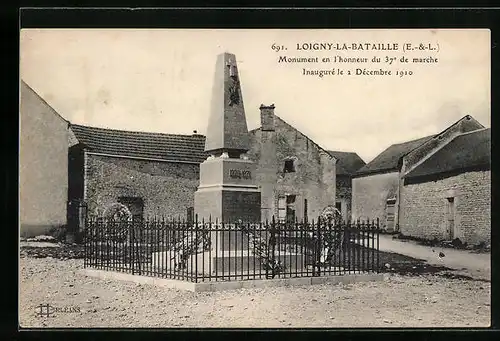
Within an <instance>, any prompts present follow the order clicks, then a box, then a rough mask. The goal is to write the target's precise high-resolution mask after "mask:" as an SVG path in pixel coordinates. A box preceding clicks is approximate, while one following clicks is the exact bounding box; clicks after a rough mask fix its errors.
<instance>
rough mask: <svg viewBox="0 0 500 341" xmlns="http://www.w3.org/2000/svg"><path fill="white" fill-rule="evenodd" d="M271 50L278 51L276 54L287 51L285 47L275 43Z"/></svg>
mask: <svg viewBox="0 0 500 341" xmlns="http://www.w3.org/2000/svg"><path fill="white" fill-rule="evenodd" d="M271 49H272V50H274V51H276V52H279V51H281V50H284V49H285V46H284V45H278V44H276V43H274V44H273V45H272V46H271Z"/></svg>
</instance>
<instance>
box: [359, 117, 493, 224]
mask: <svg viewBox="0 0 500 341" xmlns="http://www.w3.org/2000/svg"><path fill="white" fill-rule="evenodd" d="M482 128H484V127H483V126H482V125H481V124H480V123H479V122H477V121H476V120H475V119H474V118H473V117H471V116H470V115H467V116H465V117H463V118H462V119H460V120H458V121H457V122H455V123H454V124H453V125H451V126H450V127H448V128H446V129H445V130H444V131H442V132H441V133H439V134H436V135H431V136H427V137H423V138H420V139H417V140H412V141H408V142H404V143H399V144H394V145H392V146H390V147H389V148H387V149H386V150H384V151H383V152H382V153H381V154H379V155H378V156H377V157H375V159H373V160H372V161H371V162H369V163H367V164H366V165H365V166H364V167H362V168H361V169H359V170H358V171H357V172H356V174H355V175H354V176H353V180H352V193H353V194H352V195H353V199H352V217H353V219H376V218H379V219H380V224H381V227H383V228H384V229H386V230H387V231H394V230H396V231H398V230H399V216H400V214H401V212H400V210H401V207H400V205H399V202H400V198H401V189H402V187H403V177H404V176H405V175H406V174H408V173H409V172H411V171H412V170H413V169H414V168H415V167H418V165H419V164H421V163H422V162H424V161H425V160H426V159H428V158H429V157H431V156H432V155H433V154H434V153H436V152H437V151H438V150H440V149H441V148H443V147H444V146H445V145H447V144H448V143H449V142H450V141H452V140H453V139H454V138H455V137H457V136H458V135H460V134H462V133H465V132H470V131H474V130H477V129H482Z"/></svg>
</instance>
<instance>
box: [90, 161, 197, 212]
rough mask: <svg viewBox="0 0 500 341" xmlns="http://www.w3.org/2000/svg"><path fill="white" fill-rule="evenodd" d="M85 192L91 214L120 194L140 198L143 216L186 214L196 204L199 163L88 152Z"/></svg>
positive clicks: (114, 200) (110, 202)
mask: <svg viewBox="0 0 500 341" xmlns="http://www.w3.org/2000/svg"><path fill="white" fill-rule="evenodd" d="M85 179H86V184H85V191H86V201H87V205H88V212H89V214H102V212H103V211H104V210H105V209H106V208H107V207H109V205H111V204H113V203H116V202H117V201H118V198H119V197H120V196H127V197H140V198H142V199H143V201H144V216H145V217H148V216H155V215H159V216H161V215H163V216H165V217H166V218H167V217H181V218H186V217H187V208H188V207H193V206H194V192H195V191H196V189H197V187H198V184H199V165H198V164H185V163H173V162H159V161H148V160H138V159H127V158H119V157H110V156H102V155H94V154H89V153H87V161H86V170H85Z"/></svg>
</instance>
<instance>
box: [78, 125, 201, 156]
mask: <svg viewBox="0 0 500 341" xmlns="http://www.w3.org/2000/svg"><path fill="white" fill-rule="evenodd" d="M71 130H72V131H73V132H74V134H75V136H76V138H77V139H78V141H79V142H80V143H82V144H84V145H85V146H86V147H87V148H88V149H89V150H90V151H92V152H95V153H103V154H110V155H116V156H129V157H139V158H147V159H160V160H165V161H175V162H189V163H191V162H194V163H201V162H203V161H204V160H205V159H206V155H205V152H204V150H205V136H203V135H197V134H194V135H177V134H161V133H149V132H135V131H123V130H114V129H103V128H96V127H87V126H81V125H76V124H72V125H71Z"/></svg>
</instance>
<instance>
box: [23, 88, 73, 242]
mask: <svg viewBox="0 0 500 341" xmlns="http://www.w3.org/2000/svg"><path fill="white" fill-rule="evenodd" d="M19 143H20V150H19V191H20V193H19V196H20V198H19V211H20V212H19V213H20V224H21V230H20V232H21V235H25V236H33V235H40V234H44V233H47V232H48V231H49V230H50V229H51V228H53V227H59V226H64V225H65V224H66V218H67V217H66V208H67V191H68V122H67V121H65V120H64V119H63V118H62V117H60V116H59V115H58V114H57V113H56V112H55V111H54V109H52V108H51V107H50V106H49V105H48V104H47V103H46V102H45V101H44V100H43V99H41V98H40V97H39V96H38V95H37V94H36V93H35V92H34V91H33V90H32V89H31V88H29V87H28V86H27V85H26V84H25V83H23V82H21V101H20V141H19Z"/></svg>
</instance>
